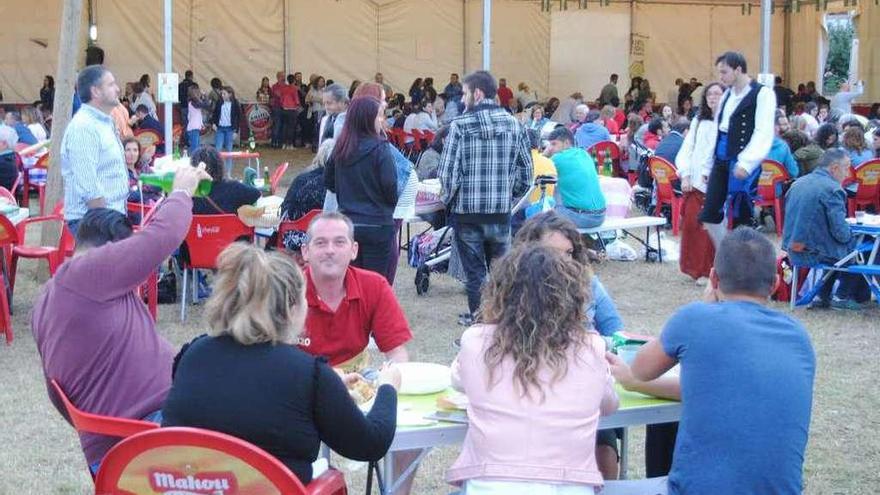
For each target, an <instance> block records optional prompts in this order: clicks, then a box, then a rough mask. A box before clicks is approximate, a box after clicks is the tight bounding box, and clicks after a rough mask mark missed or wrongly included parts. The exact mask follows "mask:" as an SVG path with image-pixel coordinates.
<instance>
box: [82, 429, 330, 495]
mask: <svg viewBox="0 0 880 495" xmlns="http://www.w3.org/2000/svg"><path fill="white" fill-rule="evenodd" d="M331 474H334V475H335V476H337V477H338V478H339V483H337V484H336V489H335V490H334V489H330V487H329V486H323V487H322V488H323V489H321V490H309V489H308V488H306V487H304V486H303V484H302V483H301V482H300V481H299V479H298V478H297V477H296V475H295V474H293V473H292V472H291V471H290V470H289V469H288V468H287V467H286V466H285V465H284V464H282V463H281V461H279V460H278V459H276V458H274V457H272V456H271V455H270V454H268V453H266V452H265V451H264V450H262V449H260V448H259V447H257V446H255V445H253V444H251V443H248V442H246V441H244V440H241V439H238V438H235V437H233V436H230V435H226V434H224V433H218V432H213V431H208V430H202V429H198V428H184V427H173V428H160V429H156V430H151V431H145V432H143V433H140V434H137V435H134V436H132V437H129V438H126V439H125V440H123V441H121V442H119V443H118V444H116V446H114V447H113V448H112V449H110V451H109V452H108V453H107V455H106V457H104V460H103V461H102V462H101V469H100V470H99V471H98V476H97V478H96V479H95V493H96V495H103V494H107V495H109V494H113V495H134V494H137V495H151V494H153V495H160V494H165V493H170V492H174V493H184V492H186V493H203V494H205V495H209V494H212V493H225V494H254V495H256V494H259V495H309V494H314V495H317V494H319V493H320V494H326V495H331V494H345V493H346V489H345V484H344V478H342V476H341V474H340V473H338V472H332V473H331ZM321 478H325V476H322V477H321ZM313 484H314V482H313ZM175 490H178V491H175Z"/></svg>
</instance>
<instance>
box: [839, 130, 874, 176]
mask: <svg viewBox="0 0 880 495" xmlns="http://www.w3.org/2000/svg"><path fill="white" fill-rule="evenodd" d="M841 141H843V149H844V150H846V152H847V153H848V154H849V159H850V162H851V163H852V166H853V168H854V169H857V168H859V167H860V166H861V165H862V164H863V163H865V162H867V161H869V160H873V159H874V150H873V149H871V148H870V147H869V146H868V142H867V141H866V140H865V131H864V130H862V128H861V127H860V126H850V127H849V128H848V129H847V130H846V131H844V132H843V138H842V139H841Z"/></svg>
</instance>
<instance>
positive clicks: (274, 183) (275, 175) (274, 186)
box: [269, 162, 290, 193]
mask: <svg viewBox="0 0 880 495" xmlns="http://www.w3.org/2000/svg"><path fill="white" fill-rule="evenodd" d="M289 166H290V164H289V163H287V162H283V163H281V164H280V165H278V167H276V168H275V171H274V172H272V176H271V177H270V178H269V184H270V186H271V187H270V189H269V190H270V191H272V193H274V192H275V191H277V190H278V184H279V183H280V182H281V178H282V177H284V172H287V167H289Z"/></svg>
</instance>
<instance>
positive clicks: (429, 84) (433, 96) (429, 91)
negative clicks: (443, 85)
mask: <svg viewBox="0 0 880 495" xmlns="http://www.w3.org/2000/svg"><path fill="white" fill-rule="evenodd" d="M423 91H424V93H425V95H424V97H423V98H422V103H423V104H424V103H431V104H433V103H434V101H435V100H437V90H436V89H434V78H433V77H426V78H425V86H424V88H423Z"/></svg>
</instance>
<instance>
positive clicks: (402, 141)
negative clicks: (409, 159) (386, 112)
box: [388, 127, 406, 151]
mask: <svg viewBox="0 0 880 495" xmlns="http://www.w3.org/2000/svg"><path fill="white" fill-rule="evenodd" d="M388 137H389V138H391V144H393V145H394V146H397V149H399V150H401V151H403V150H404V148H405V147H406V131H404V130H403V129H399V128H397V127H392V128H390V129H388Z"/></svg>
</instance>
